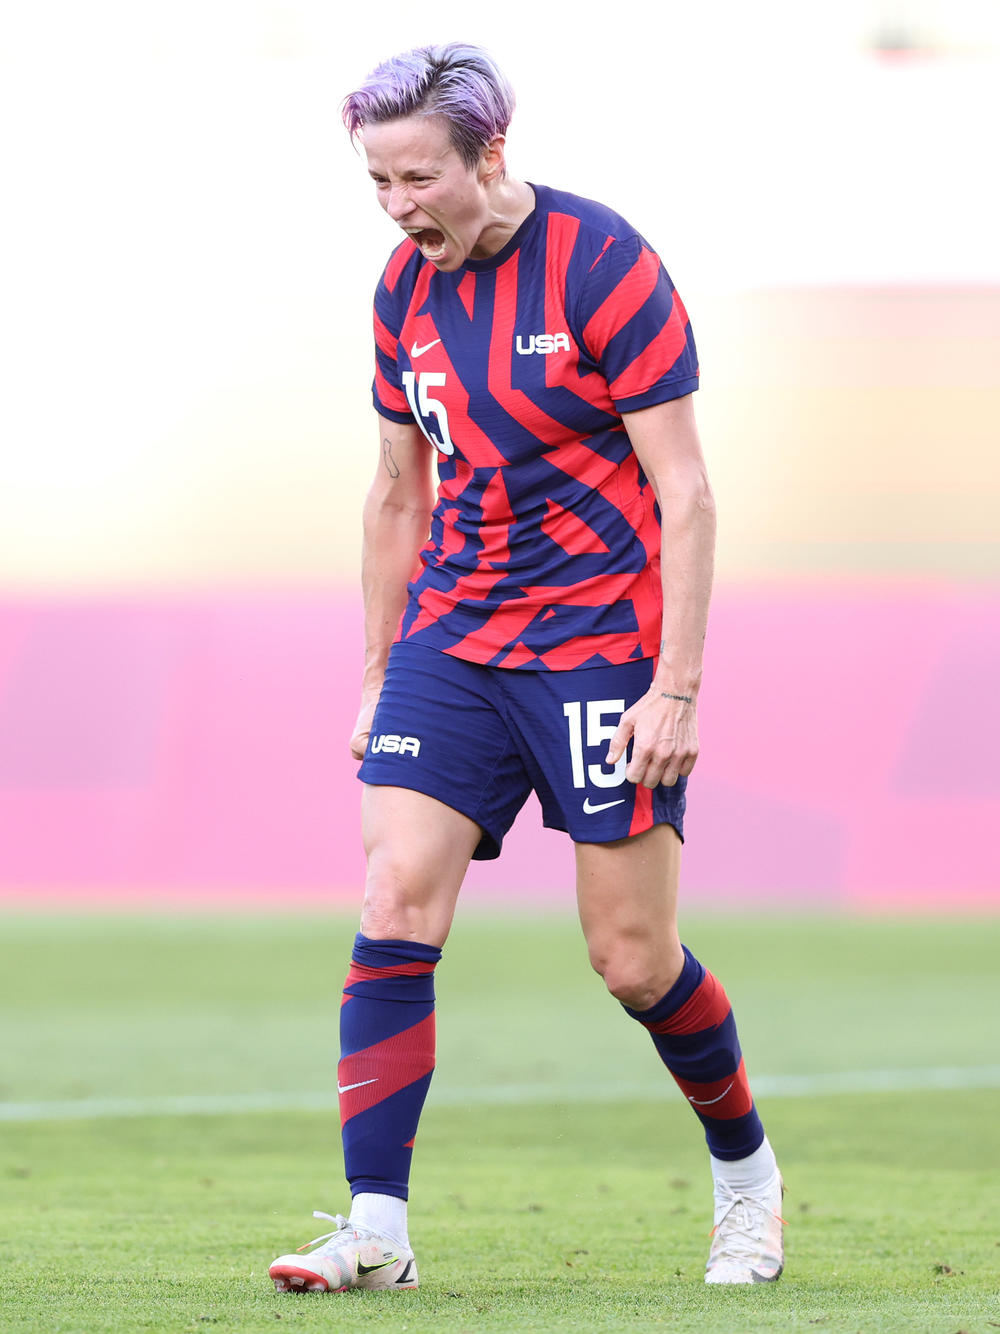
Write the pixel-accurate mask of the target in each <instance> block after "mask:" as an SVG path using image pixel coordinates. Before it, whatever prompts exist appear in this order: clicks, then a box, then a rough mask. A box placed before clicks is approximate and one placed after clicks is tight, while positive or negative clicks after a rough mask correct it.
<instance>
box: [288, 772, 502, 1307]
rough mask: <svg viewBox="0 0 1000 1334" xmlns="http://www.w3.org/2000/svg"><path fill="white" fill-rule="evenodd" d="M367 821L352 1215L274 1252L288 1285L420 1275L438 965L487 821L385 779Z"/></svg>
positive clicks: (353, 1040) (350, 1141)
mask: <svg viewBox="0 0 1000 1334" xmlns="http://www.w3.org/2000/svg"><path fill="white" fill-rule="evenodd" d="M362 830H363V835H364V844H365V850H366V853H367V855H368V874H367V879H366V885H365V899H364V906H363V909H362V916H361V930H360V931H359V932H358V934H357V936H356V937H355V941H354V948H353V950H352V954H351V963H350V969H349V971H348V974H347V980H346V982H345V983H344V991H343V997H342V1003H341V1009H340V1045H341V1055H340V1063H339V1066H338V1071H337V1086H338V1091H339V1094H340V1117H341V1134H342V1137H343V1145H344V1165H345V1170H346V1175H347V1179H348V1181H349V1183H350V1187H351V1197H352V1203H351V1211H350V1217H349V1218H348V1219H344V1218H343V1217H341V1216H337V1217H336V1218H334V1219H333V1220H332V1221H334V1223H335V1224H336V1226H335V1228H334V1230H333V1231H332V1232H331V1233H329V1234H327V1235H326V1236H324V1237H323V1238H317V1241H318V1242H319V1245H318V1246H317V1247H316V1249H315V1250H312V1251H310V1253H309V1254H308V1255H298V1254H296V1255H283V1256H280V1257H279V1258H278V1259H277V1260H275V1261H274V1263H273V1264H272V1265H271V1267H270V1274H271V1277H272V1279H273V1280H274V1283H275V1286H276V1287H277V1288H278V1290H279V1291H284V1290H288V1289H292V1290H295V1289H298V1290H306V1291H309V1290H312V1291H333V1292H338V1291H344V1290H345V1289H347V1288H353V1287H366V1288H383V1289H395V1290H399V1289H402V1288H415V1287H416V1286H417V1269H416V1261H415V1259H414V1256H413V1251H412V1249H411V1247H410V1241H409V1235H408V1223H407V1198H408V1195H409V1175H410V1161H411V1158H412V1155H413V1144H414V1139H415V1137H416V1133H417V1126H418V1123H419V1120H420V1113H421V1111H422V1109H423V1104H424V1099H425V1097H426V1095H427V1090H428V1087H429V1085H430V1081H431V1075H432V1073H433V1070H434V1059H435V1043H434V969H435V966H436V964H437V962H438V960H439V959H440V957H441V947H442V946H443V945H444V943H445V940H446V938H447V935H448V930H449V927H450V925H451V920H452V917H453V915H454V911H455V903H456V901H457V898H458V892H459V889H460V888H461V884H462V880H463V878H464V876H465V872H466V870H467V868H468V864H469V860H470V858H471V857H472V854H473V852H474V851H475V849H476V847H477V845H478V843H479V841H480V838H481V833H482V831H481V830H480V828H479V826H478V825H477V824H476V823H475V822H474V821H472V820H471V819H469V818H468V817H467V816H465V815H463V814H461V813H460V812H459V811H456V810H453V809H452V808H450V807H448V806H446V805H444V804H443V803H441V802H439V801H437V800H436V799H435V798H433V797H428V796H426V795H425V794H424V793H422V792H415V791H412V790H410V789H406V788H396V787H381V786H379V787H375V786H366V787H365V789H364V794H363V797H362ZM317 1216H318V1217H321V1216H322V1217H331V1216H330V1215H317Z"/></svg>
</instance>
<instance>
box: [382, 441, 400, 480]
mask: <svg viewBox="0 0 1000 1334" xmlns="http://www.w3.org/2000/svg"><path fill="white" fill-rule="evenodd" d="M382 462H383V463H384V464H385V466H386V468H387V469H388V471H389V476H390V477H398V476H399V468H398V467H397V466H396V460H395V459H394V458H393V457H392V441H391V440H390V439H389V437H388V436H383V438H382Z"/></svg>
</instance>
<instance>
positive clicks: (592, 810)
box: [583, 797, 625, 815]
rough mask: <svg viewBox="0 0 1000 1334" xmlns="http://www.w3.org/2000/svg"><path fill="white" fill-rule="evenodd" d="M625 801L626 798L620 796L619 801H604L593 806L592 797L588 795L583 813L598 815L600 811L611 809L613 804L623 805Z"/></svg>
mask: <svg viewBox="0 0 1000 1334" xmlns="http://www.w3.org/2000/svg"><path fill="white" fill-rule="evenodd" d="M624 802H625V798H624V797H619V798H618V800H617V801H602V802H601V803H600V804H599V805H597V806H592V805H591V802H590V798H589V797H588V798H587V800H586V801H585V802H584V803H583V813H584V815H596V814H597V812H598V811H606V810H609V809H610V808H611V807H612V806H621V805H623V804H624Z"/></svg>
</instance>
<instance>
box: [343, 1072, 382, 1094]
mask: <svg viewBox="0 0 1000 1334" xmlns="http://www.w3.org/2000/svg"><path fill="white" fill-rule="evenodd" d="M377 1083H378V1075H376V1076H375V1078H374V1079H362V1080H360V1081H359V1082H358V1083H357V1084H341V1083H340V1081H339V1080H338V1081H337V1092H338V1093H350V1091H351V1089H363V1088H364V1086H365V1085H366V1084H377Z"/></svg>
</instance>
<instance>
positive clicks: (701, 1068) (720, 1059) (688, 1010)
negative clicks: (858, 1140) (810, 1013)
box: [624, 946, 764, 1161]
mask: <svg viewBox="0 0 1000 1334" xmlns="http://www.w3.org/2000/svg"><path fill="white" fill-rule="evenodd" d="M624 1009H625V1010H626V1012H627V1013H628V1014H630V1015H631V1016H632V1018H633V1019H637V1020H638V1021H639V1023H640V1024H642V1025H643V1027H644V1028H647V1029H648V1030H649V1032H650V1035H651V1036H652V1039H653V1045H654V1046H655V1047H656V1050H657V1051H658V1052H659V1054H660V1059H661V1060H662V1061H663V1064H664V1065H665V1066H666V1067H667V1069H668V1070H669V1071H670V1073H671V1074H672V1075H673V1077H674V1079H675V1080H676V1081H677V1084H678V1087H679V1088H680V1090H681V1092H682V1093H683V1094H684V1096H685V1097H686V1098H687V1100H688V1102H690V1104H691V1106H692V1107H693V1108H694V1110H695V1113H696V1115H697V1116H698V1118H699V1120H700V1121H701V1123H702V1125H703V1126H704V1127H705V1138H706V1140H707V1141H708V1147H709V1151H710V1152H711V1154H712V1155H713V1157H715V1158H721V1159H724V1160H727V1161H734V1160H736V1159H739V1158H746V1157H748V1156H749V1155H750V1154H751V1153H753V1152H754V1151H755V1150H756V1149H759V1148H760V1146H761V1144H762V1143H763V1142H764V1127H763V1126H762V1125H761V1121H760V1117H759V1116H758V1115H757V1109H756V1108H755V1107H754V1103H753V1097H752V1096H751V1093H750V1084H749V1081H748V1080H747V1073H746V1070H745V1068H744V1066H743V1055H742V1052H741V1051H740V1042H739V1038H738V1036H737V1033H736V1021H735V1019H734V1018H733V1011H732V1007H731V1006H730V1004H729V1000H728V998H727V996H726V993H725V991H724V990H723V988H722V983H721V982H719V981H718V980H717V979H716V978H715V977H713V976H712V974H711V973H710V972H708V971H707V970H706V969H705V968H703V967H702V965H701V964H700V963H699V962H698V960H697V959H696V958H695V957H694V955H693V954H692V953H691V951H690V950H689V949H688V948H687V947H686V946H685V947H684V967H683V969H682V970H681V975H680V977H679V978H678V979H677V981H676V982H675V983H674V985H673V986H672V987H671V988H670V990H669V991H668V992H667V994H666V995H665V996H664V997H663V999H662V1000H660V1001H658V1002H657V1003H656V1004H655V1005H654V1006H653V1007H652V1008H651V1009H649V1010H632V1009H629V1007H628V1006H627V1005H626V1006H624Z"/></svg>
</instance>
